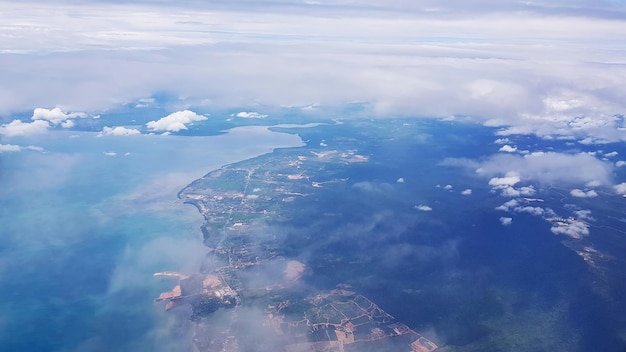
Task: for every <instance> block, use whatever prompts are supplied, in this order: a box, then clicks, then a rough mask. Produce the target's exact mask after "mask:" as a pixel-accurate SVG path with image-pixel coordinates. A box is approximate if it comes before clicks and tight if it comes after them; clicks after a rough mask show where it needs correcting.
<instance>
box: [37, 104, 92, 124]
mask: <svg viewBox="0 0 626 352" xmlns="http://www.w3.org/2000/svg"><path fill="white" fill-rule="evenodd" d="M87 116H88V115H87V114H85V113H83V112H73V113H69V114H66V113H64V112H63V110H61V108H54V109H46V108H36V109H35V110H34V111H33V116H32V119H33V120H46V121H50V123H52V124H53V125H58V124H61V125H62V126H63V127H65V128H69V127H72V126H74V123H73V122H72V121H70V119H73V118H76V117H80V118H86V117H87Z"/></svg>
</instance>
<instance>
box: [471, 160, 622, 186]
mask: <svg viewBox="0 0 626 352" xmlns="http://www.w3.org/2000/svg"><path fill="white" fill-rule="evenodd" d="M468 165H469V164H468ZM476 172H477V173H478V174H480V175H485V176H495V175H498V174H503V173H505V174H507V177H504V178H495V179H493V181H490V182H491V183H490V185H492V186H497V185H506V184H510V185H512V182H513V181H515V180H517V179H516V178H515V177H511V176H510V175H518V177H519V179H520V180H523V181H531V180H536V181H539V182H542V183H559V184H564V183H565V184H585V183H588V182H598V183H599V184H603V185H609V184H611V177H612V164H611V163H608V162H605V161H602V160H599V159H597V158H595V157H593V156H591V155H588V154H586V153H579V154H565V153H556V152H535V153H531V154H528V155H524V156H520V155H513V154H495V155H493V156H492V157H490V158H489V159H487V160H485V161H483V162H482V163H480V164H479V167H478V169H477V170H476ZM492 183H493V184H492Z"/></svg>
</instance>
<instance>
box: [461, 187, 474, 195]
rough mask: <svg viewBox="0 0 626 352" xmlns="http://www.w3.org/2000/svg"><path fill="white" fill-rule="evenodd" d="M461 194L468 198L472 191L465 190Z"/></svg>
mask: <svg viewBox="0 0 626 352" xmlns="http://www.w3.org/2000/svg"><path fill="white" fill-rule="evenodd" d="M461 194H462V195H464V196H469V195H470V194H472V190H471V189H469V188H468V189H466V190H463V191H462V192H461Z"/></svg>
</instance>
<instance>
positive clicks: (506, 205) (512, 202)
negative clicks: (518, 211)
mask: <svg viewBox="0 0 626 352" xmlns="http://www.w3.org/2000/svg"><path fill="white" fill-rule="evenodd" d="M518 205H519V201H518V200H517V199H511V200H509V201H507V202H506V203H504V204H502V205H500V206H499V207H496V210H502V211H511V210H512V209H513V208H516V207H517V206H518Z"/></svg>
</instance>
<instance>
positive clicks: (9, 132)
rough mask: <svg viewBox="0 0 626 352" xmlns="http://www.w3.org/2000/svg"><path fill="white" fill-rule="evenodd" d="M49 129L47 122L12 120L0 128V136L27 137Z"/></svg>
mask: <svg viewBox="0 0 626 352" xmlns="http://www.w3.org/2000/svg"><path fill="white" fill-rule="evenodd" d="M49 127H50V124H49V123H48V121H42V120H37V121H33V122H22V121H21V120H13V121H11V122H9V123H7V124H4V125H2V126H0V134H1V135H4V136H6V137H14V136H27V135H33V134H40V133H44V132H46V131H47V130H48V128H49Z"/></svg>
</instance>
